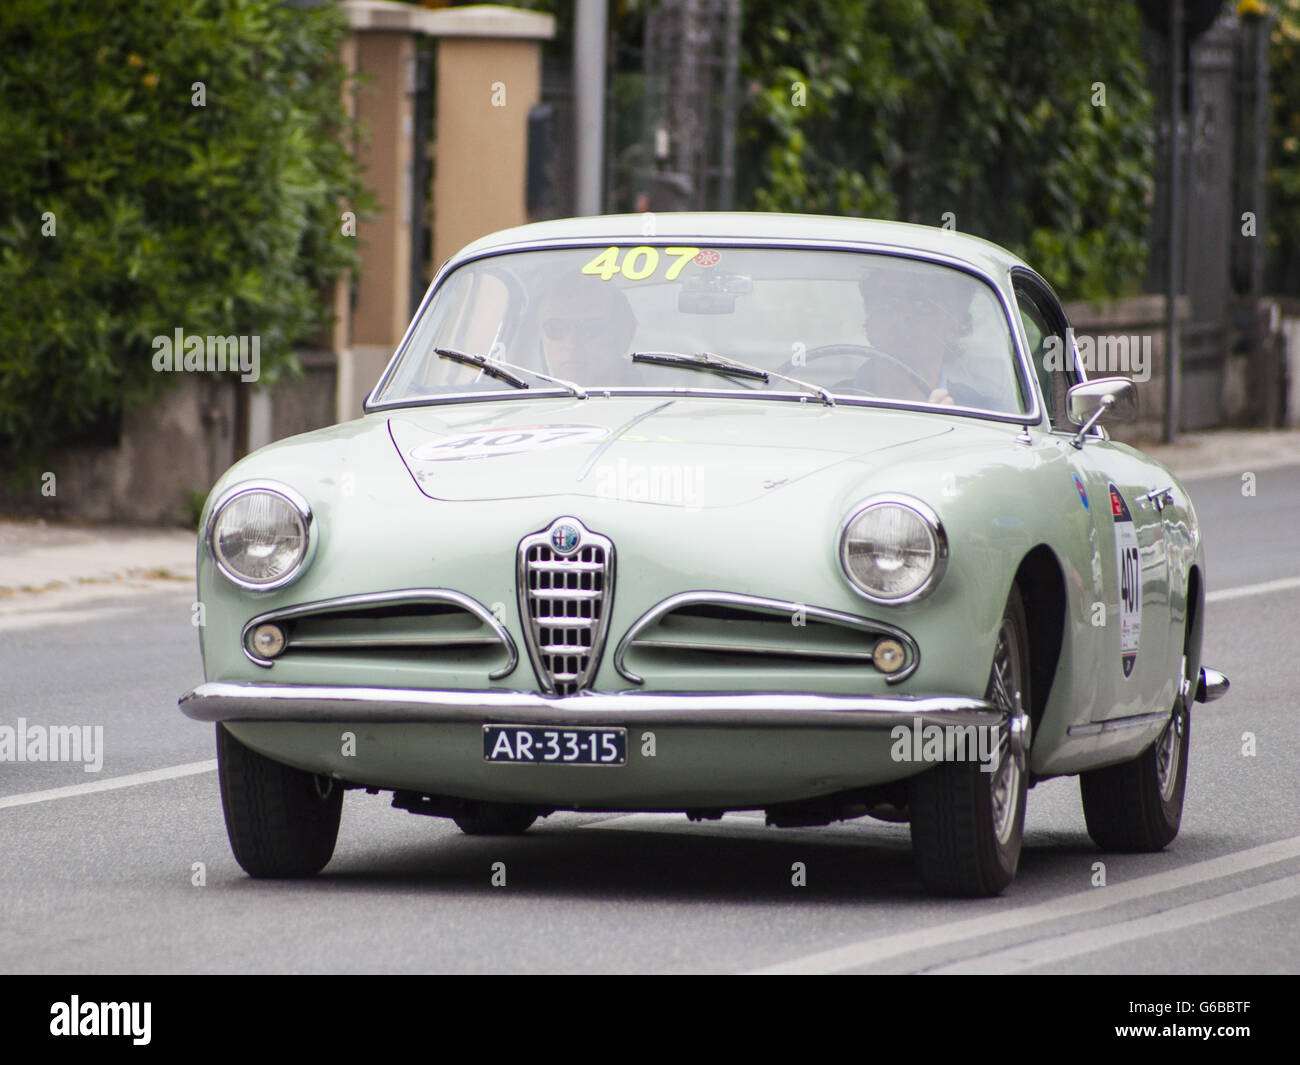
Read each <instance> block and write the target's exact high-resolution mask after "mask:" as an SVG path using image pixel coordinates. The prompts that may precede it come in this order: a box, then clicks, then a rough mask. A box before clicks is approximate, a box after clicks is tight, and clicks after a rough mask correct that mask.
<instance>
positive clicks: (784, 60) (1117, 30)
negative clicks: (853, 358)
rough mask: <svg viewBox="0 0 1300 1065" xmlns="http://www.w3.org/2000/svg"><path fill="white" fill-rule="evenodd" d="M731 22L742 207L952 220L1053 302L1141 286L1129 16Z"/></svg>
mask: <svg viewBox="0 0 1300 1065" xmlns="http://www.w3.org/2000/svg"><path fill="white" fill-rule="evenodd" d="M744 13H745V22H744V29H743V60H742V71H743V77H744V82H745V84H746V87H747V98H746V103H745V109H744V112H743V113H742V116H741V135H742V140H741V151H742V158H741V163H740V166H739V173H740V174H741V175H742V176H743V177H744V178H745V185H744V187H743V189H742V196H741V199H742V202H748V203H752V204H753V205H755V206H757V207H758V208H759V209H763V210H785V211H809V212H815V213H828V214H846V215H866V216H872V217H880V218H895V219H901V220H903V221H910V222H922V223H925V224H927V225H941V224H943V222H944V220H945V219H944V216H945V213H947V212H951V214H952V216H954V217H953V218H952V219H950V220H949V221H950V222H951V223H952V224H953V225H955V228H957V229H959V230H962V231H963V232H967V233H974V234H976V235H979V236H984V237H987V238H989V239H990V240H994V241H997V242H998V243H999V244H1003V245H1006V246H1007V247H1009V248H1011V249H1012V250H1013V251H1016V252H1018V253H1020V254H1021V255H1023V256H1024V257H1025V258H1027V259H1028V260H1029V261H1030V262H1031V264H1032V265H1034V266H1035V267H1036V268H1037V269H1038V270H1039V271H1041V272H1042V273H1043V274H1044V275H1045V276H1046V277H1048V278H1049V279H1051V281H1052V282H1053V283H1054V284H1055V285H1056V286H1057V287H1058V289H1059V290H1061V291H1062V292H1063V294H1064V295H1066V296H1075V297H1085V298H1100V297H1104V296H1114V295H1120V294H1124V293H1125V292H1126V291H1135V290H1136V289H1137V288H1138V286H1139V285H1140V282H1141V280H1142V276H1143V272H1144V268H1145V263H1146V240H1147V231H1148V225H1149V214H1150V204H1151V201H1152V197H1153V192H1154V180H1153V177H1152V174H1153V169H1154V154H1153V152H1154V149H1153V143H1152V137H1153V129H1152V121H1153V101H1152V98H1151V95H1150V93H1149V92H1148V90H1147V88H1146V82H1145V73H1144V69H1143V65H1142V62H1141V53H1140V22H1139V17H1138V11H1137V5H1136V4H1133V3H1127V2H1124V3H1121V2H1116V0H803V2H801V3H799V4H790V3H787V2H785V0H745V5H744ZM1098 83H1101V86H1102V87H1103V89H1104V94H1105V96H1104V98H1105V106H1098V105H1097V104H1096V103H1094V100H1100V99H1101V96H1100V94H1099V93H1098V91H1097V88H1096V86H1097V84H1098ZM799 85H802V86H804V90H803V95H802V99H800V98H799V96H798V95H797V86H799Z"/></svg>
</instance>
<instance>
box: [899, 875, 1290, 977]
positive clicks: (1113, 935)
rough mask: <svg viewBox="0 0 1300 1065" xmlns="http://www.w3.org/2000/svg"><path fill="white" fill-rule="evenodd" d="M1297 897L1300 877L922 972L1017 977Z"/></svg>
mask: <svg viewBox="0 0 1300 1065" xmlns="http://www.w3.org/2000/svg"><path fill="white" fill-rule="evenodd" d="M1297 896H1300V873H1296V874H1294V875H1292V876H1284V877H1282V878H1281V879H1279V880H1269V881H1267V882H1266V883H1263V884H1256V885H1254V886H1253V887H1248V888H1242V889H1241V890H1240V891H1230V892H1228V893H1227V894H1226V895H1217V896H1215V897H1214V898H1210V899H1201V900H1200V901H1198V902H1189V903H1186V904H1185V905H1183V906H1175V907H1173V908H1172V909H1168V910H1164V911H1162V912H1161V913H1154V914H1148V915H1147V916H1145V917H1135V918H1133V919H1132V920H1128V921H1120V922H1118V923H1117V924H1112V925H1107V926H1106V927H1105V928H1090V929H1088V930H1086V931H1083V932H1072V933H1069V934H1067V935H1059V936H1047V937H1045V938H1043V939H1037V940H1033V941H1031V942H1029V943H1022V944H1020V945H1018V946H1014V947H1008V948H1007V949H1006V950H998V951H994V952H993V953H991V954H983V955H980V956H978V957H974V958H964V959H963V960H961V961H958V962H953V963H952V964H951V965H942V966H939V967H938V968H935V969H926V970H924V972H927V973H932V974H935V975H950V974H958V973H979V974H981V975H992V974H995V973H996V974H999V975H1000V974H1004V973H1018V972H1023V971H1024V970H1026V969H1035V968H1037V967H1038V966H1040V965H1050V964H1051V963H1052V962H1056V961H1064V960H1065V959H1066V958H1076V957H1078V956H1079V955H1080V954H1092V953H1093V952H1095V951H1098V950H1105V949H1106V948H1107V947H1113V946H1115V945H1117V944H1119V943H1128V942H1130V941H1131V940H1134V939H1145V938H1146V937H1147V936H1155V935H1160V934H1161V933H1164V932H1177V931H1178V930H1179V929H1180V928H1189V927H1191V926H1192V925H1198V924H1205V923H1206V922H1207V921H1217V920H1218V919H1219V918H1221V917H1230V916H1232V915H1233V914H1234V913H1244V912H1245V911H1247V910H1253V909H1257V908H1258V907H1260V906H1271V905H1273V904H1274V903H1277V902H1285V901H1286V900H1287V899H1293V898H1295V897H1297Z"/></svg>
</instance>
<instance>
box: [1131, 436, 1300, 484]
mask: <svg viewBox="0 0 1300 1065" xmlns="http://www.w3.org/2000/svg"><path fill="white" fill-rule="evenodd" d="M1138 446H1139V447H1140V448H1141V450H1142V451H1145V452H1146V453H1147V454H1148V455H1150V456H1151V457H1152V458H1153V459H1155V460H1156V461H1157V462H1162V463H1164V464H1165V465H1166V466H1168V467H1169V469H1170V470H1172V471H1173V473H1174V476H1176V477H1177V478H1178V479H1179V480H1180V481H1185V480H1189V479H1194V478H1197V477H1216V476H1220V475H1223V474H1236V475H1238V476H1239V475H1241V474H1243V473H1245V472H1247V471H1250V472H1252V473H1258V472H1259V471H1260V470H1266V469H1268V468H1270V467H1272V466H1291V465H1300V429H1215V430H1214V431H1212V432H1203V433H1184V434H1183V435H1182V436H1180V437H1179V438H1178V443H1176V444H1172V445H1165V444H1144V445H1138Z"/></svg>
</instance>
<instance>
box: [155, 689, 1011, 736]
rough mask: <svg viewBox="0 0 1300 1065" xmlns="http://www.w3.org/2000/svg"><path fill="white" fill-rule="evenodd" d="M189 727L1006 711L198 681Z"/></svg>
mask: <svg viewBox="0 0 1300 1065" xmlns="http://www.w3.org/2000/svg"><path fill="white" fill-rule="evenodd" d="M180 708H181V711H182V712H183V713H184V714H185V716H186V717H189V718H192V719H194V720H195V721H300V722H323V721H338V722H372V723H375V724H380V723H384V724H407V723H422V722H424V723H427V722H434V723H465V722H471V723H486V722H493V723H500V724H526V725H592V724H600V725H622V724H627V725H633V726H639V725H649V724H655V725H693V726H697V727H700V728H717V727H719V726H731V727H740V728H790V727H796V728H797V727H806V728H818V729H826V728H831V729H835V728H843V729H875V728H884V729H888V728H891V727H893V726H894V725H897V724H899V723H900V722H908V723H910V722H911V720H912V719H914V718H915V719H919V720H920V721H921V722H922V723H925V724H929V723H935V724H960V725H996V724H1000V723H1002V722H1003V721H1005V720H1006V714H1005V713H1004V711H1002V710H1000V709H998V708H997V707H996V706H994V705H993V704H991V703H989V702H987V701H985V700H983V699H971V698H965V697H962V696H942V697H930V698H913V697H908V696H850V695H808V694H798V693H795V694H792V693H789V692H745V693H741V694H725V693H713V692H701V693H686V692H663V693H658V694H656V693H653V692H628V693H626V694H623V693H612V694H610V693H596V692H590V693H586V694H582V695H570V696H563V697H549V696H545V695H538V694H536V693H533V692H513V691H418V690H411V689H394V688H326V687H298V686H294V687H289V686H276V685H266V684H224V683H208V684H200V685H199V686H198V687H197V688H195V689H194V690H193V691H191V692H188V693H186V694H185V695H184V696H182V698H181V700H180Z"/></svg>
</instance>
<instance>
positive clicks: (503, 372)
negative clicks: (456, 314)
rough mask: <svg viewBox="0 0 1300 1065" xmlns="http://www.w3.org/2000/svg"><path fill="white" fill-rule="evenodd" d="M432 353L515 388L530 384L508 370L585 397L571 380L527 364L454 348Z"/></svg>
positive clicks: (582, 391)
mask: <svg viewBox="0 0 1300 1065" xmlns="http://www.w3.org/2000/svg"><path fill="white" fill-rule="evenodd" d="M433 353H434V354H435V355H439V356H441V357H442V358H444V359H451V361H452V362H459V363H463V364H464V365H466V366H477V367H478V368H479V370H480V371H481V372H483V373H485V374H487V375H488V376H489V377H495V378H496V379H497V380H499V381H505V382H506V383H507V384H511V385H514V386H515V387H516V388H529V387H531V386H530V385H529V384H528V382H527V381H525V380H524V379H523V378H522V377H516V376H515V375H514V374H513V373H511V372H510V371H511V370H518V371H519V372H520V373H530V374H532V375H533V376H534V377H536V378H539V379H540V380H542V381H549V382H550V383H551V384H553V385H559V386H560V387H561V388H563V389H565V390H566V391H567V392H568V393H569V394H570V395H571V396H573V397H575V398H576V399H586V398H587V393H586V392H585V391H584V390H583V389H582V388H580V387H579V386H578V385H575V384H574V383H573V382H572V381H564V380H561V379H560V378H558V377H552V376H551V375H550V374H544V373H542V372H541V371H540V370H531V369H529V368H528V367H527V366H517V365H515V364H514V363H513V362H506V361H504V360H503V359H489V358H487V357H486V356H484V355H470V354H469V353H468V352H464V351H457V350H456V349H455V348H434V349H433Z"/></svg>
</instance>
